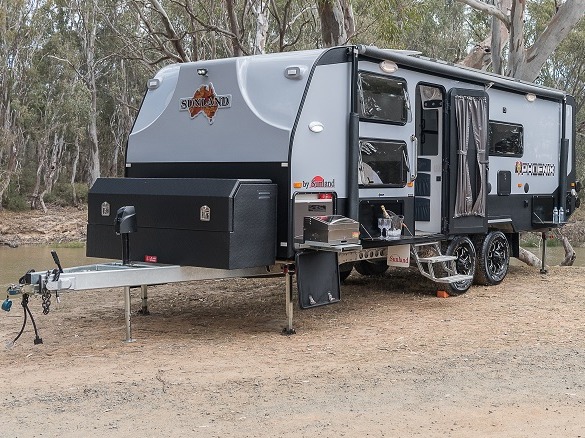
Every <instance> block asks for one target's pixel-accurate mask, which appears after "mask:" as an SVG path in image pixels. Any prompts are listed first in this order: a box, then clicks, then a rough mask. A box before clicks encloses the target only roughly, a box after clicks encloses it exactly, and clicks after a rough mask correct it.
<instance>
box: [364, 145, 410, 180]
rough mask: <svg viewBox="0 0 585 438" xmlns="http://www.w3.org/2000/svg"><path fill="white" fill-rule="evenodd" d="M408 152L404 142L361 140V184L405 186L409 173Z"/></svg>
mask: <svg viewBox="0 0 585 438" xmlns="http://www.w3.org/2000/svg"><path fill="white" fill-rule="evenodd" d="M407 154H408V152H407V149H406V143H404V142H400V141H393V140H367V139H362V140H360V162H359V182H360V185H362V186H376V185H377V186H388V187H404V186H405V185H406V182H407V175H408V156H407Z"/></svg>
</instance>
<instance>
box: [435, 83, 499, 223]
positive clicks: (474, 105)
mask: <svg viewBox="0 0 585 438" xmlns="http://www.w3.org/2000/svg"><path fill="white" fill-rule="evenodd" d="M449 101H450V114H449V125H450V134H449V145H448V148H449V150H448V153H447V154H448V155H447V156H448V157H449V166H448V173H449V185H448V187H445V191H444V195H445V196H446V198H447V199H448V205H449V208H448V216H447V218H446V219H447V221H448V231H449V234H471V233H481V232H485V231H487V211H486V210H487V192H488V152H487V141H488V103H489V102H488V95H487V93H486V92H485V91H483V90H465V89H452V90H451V91H450V93H449Z"/></svg>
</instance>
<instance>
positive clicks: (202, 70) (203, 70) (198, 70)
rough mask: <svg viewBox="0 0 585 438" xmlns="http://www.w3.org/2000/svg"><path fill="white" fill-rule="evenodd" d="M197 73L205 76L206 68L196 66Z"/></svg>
mask: <svg viewBox="0 0 585 438" xmlns="http://www.w3.org/2000/svg"><path fill="white" fill-rule="evenodd" d="M197 74H198V75H199V76H207V69H206V68H198V69H197Z"/></svg>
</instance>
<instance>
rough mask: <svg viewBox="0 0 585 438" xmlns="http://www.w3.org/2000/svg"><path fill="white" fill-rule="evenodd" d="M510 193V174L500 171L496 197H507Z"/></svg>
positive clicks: (507, 171) (506, 171)
mask: <svg viewBox="0 0 585 438" xmlns="http://www.w3.org/2000/svg"><path fill="white" fill-rule="evenodd" d="M510 193H512V172H510V171H509V170H500V171H499V172H498V196H509V195H510Z"/></svg>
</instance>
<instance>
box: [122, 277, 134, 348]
mask: <svg viewBox="0 0 585 438" xmlns="http://www.w3.org/2000/svg"><path fill="white" fill-rule="evenodd" d="M124 321H125V323H126V339H125V341H126V342H134V339H132V322H131V321H130V286H124Z"/></svg>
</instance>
